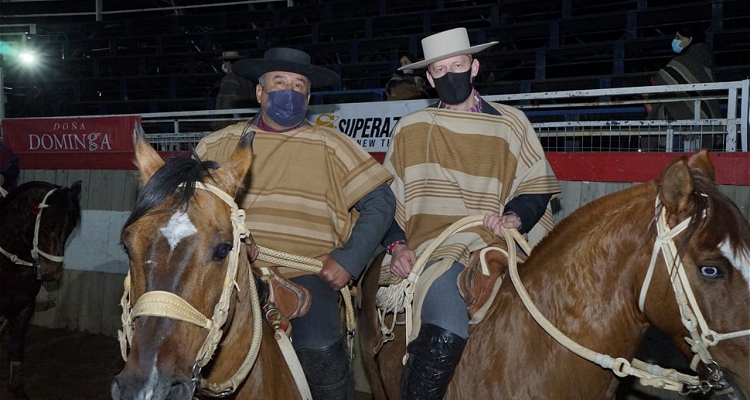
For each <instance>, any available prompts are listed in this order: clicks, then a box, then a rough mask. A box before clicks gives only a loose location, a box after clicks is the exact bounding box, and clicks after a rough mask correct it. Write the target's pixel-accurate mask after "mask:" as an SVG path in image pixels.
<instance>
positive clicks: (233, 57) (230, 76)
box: [211, 51, 255, 130]
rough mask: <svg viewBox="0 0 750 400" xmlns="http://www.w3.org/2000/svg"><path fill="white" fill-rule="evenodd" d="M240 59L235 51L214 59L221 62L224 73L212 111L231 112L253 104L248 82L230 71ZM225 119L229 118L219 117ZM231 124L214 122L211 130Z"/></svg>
mask: <svg viewBox="0 0 750 400" xmlns="http://www.w3.org/2000/svg"><path fill="white" fill-rule="evenodd" d="M241 58H242V57H241V56H240V53H239V52H236V51H225V52H223V53H221V56H219V57H216V60H219V61H221V71H222V72H223V73H224V76H223V77H222V78H221V83H220V84H219V93H218V94H217V95H216V104H215V105H214V109H216V110H232V109H235V108H248V107H251V106H253V103H255V99H254V98H253V90H252V87H251V84H250V82H248V81H247V80H245V79H244V78H242V77H241V76H239V75H237V74H235V73H234V72H233V70H232V69H233V66H234V63H235V62H236V61H237V60H240V59H241ZM227 117H229V116H227V115H222V116H220V118H227ZM234 117H235V118H239V115H238V114H234ZM231 124H233V122H231V121H214V122H212V123H211V129H213V130H219V129H221V128H224V127H226V126H228V125H231Z"/></svg>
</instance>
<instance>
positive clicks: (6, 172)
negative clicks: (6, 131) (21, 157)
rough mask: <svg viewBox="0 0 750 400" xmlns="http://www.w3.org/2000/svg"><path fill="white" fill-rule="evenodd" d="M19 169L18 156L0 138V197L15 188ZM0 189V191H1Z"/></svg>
mask: <svg viewBox="0 0 750 400" xmlns="http://www.w3.org/2000/svg"><path fill="white" fill-rule="evenodd" d="M20 173H21V170H20V169H19V168H18V156H17V155H16V154H15V153H13V150H11V149H10V148H8V147H7V146H6V145H5V142H4V141H3V140H2V139H0V176H2V182H1V183H0V185H2V186H1V187H2V191H4V193H2V197H5V194H6V193H8V192H10V191H11V190H13V189H15V188H16V185H17V184H18V175H20ZM2 191H0V193H1V192H2Z"/></svg>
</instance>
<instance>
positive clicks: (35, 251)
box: [0, 188, 65, 280]
mask: <svg viewBox="0 0 750 400" xmlns="http://www.w3.org/2000/svg"><path fill="white" fill-rule="evenodd" d="M56 190H57V189H56V188H55V189H52V190H50V191H49V192H47V194H46V195H44V198H43V199H42V202H41V203H39V204H38V205H36V207H34V213H35V214H36V222H35V223H34V239H33V241H32V248H31V259H32V261H26V260H23V259H21V258H20V257H18V256H17V255H15V254H13V253H11V252H9V251H7V250H5V249H3V248H2V247H0V254H2V255H4V256H5V257H7V258H8V259H9V260H10V261H11V262H13V263H15V264H18V265H24V266H27V267H34V268H35V274H36V278H37V280H41V279H42V276H41V269H40V266H39V256H42V257H44V258H46V259H48V260H50V261H53V262H59V263H61V262H63V261H64V260H65V256H55V255H52V254H49V253H47V252H45V251H43V250H42V249H40V248H39V227H40V226H41V224H42V211H43V210H44V209H45V208H47V207H49V204H47V199H48V198H49V197H50V195H52V193H54V192H55V191H56Z"/></svg>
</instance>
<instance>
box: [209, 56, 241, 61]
mask: <svg viewBox="0 0 750 400" xmlns="http://www.w3.org/2000/svg"><path fill="white" fill-rule="evenodd" d="M241 58H242V57H241V56H229V57H221V56H219V57H214V60H222V61H235V60H239V59H241Z"/></svg>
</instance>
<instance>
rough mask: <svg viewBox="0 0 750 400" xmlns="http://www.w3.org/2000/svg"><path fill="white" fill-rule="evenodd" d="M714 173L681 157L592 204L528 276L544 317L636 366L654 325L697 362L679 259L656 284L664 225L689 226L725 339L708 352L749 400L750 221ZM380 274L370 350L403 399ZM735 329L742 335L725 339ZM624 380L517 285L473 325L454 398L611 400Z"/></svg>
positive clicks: (524, 270) (536, 258)
mask: <svg viewBox="0 0 750 400" xmlns="http://www.w3.org/2000/svg"><path fill="white" fill-rule="evenodd" d="M714 175H715V173H714V169H713V165H712V164H711V161H710V159H709V157H708V154H707V152H705V151H701V152H699V153H697V154H695V155H693V156H692V157H690V158H689V159H687V158H686V157H680V158H678V159H675V160H674V161H672V162H670V163H669V164H668V165H667V166H666V167H665V168H664V170H663V171H662V173H661V176H660V178H659V179H657V180H654V181H651V182H646V183H643V184H639V185H635V186H633V187H631V188H628V189H625V190H622V191H620V192H616V193H613V194H610V195H608V196H604V197H602V198H600V199H597V200H595V201H592V202H591V203H588V204H586V205H585V206H583V207H581V208H580V209H578V210H576V211H575V212H573V213H572V214H571V215H570V216H569V217H567V218H566V219H564V220H563V221H561V222H560V223H559V224H558V225H557V226H556V227H555V228H554V230H553V231H551V232H550V233H549V234H548V235H547V237H546V238H544V239H543V240H542V241H541V242H540V243H539V244H538V245H537V246H536V247H535V248H534V250H533V252H532V254H531V255H530V257H529V258H528V260H527V261H526V262H525V263H524V264H522V265H521V266H520V267H519V276H520V280H521V282H522V283H523V285H524V286H525V288H526V290H527V291H528V293H529V296H530V298H531V300H532V301H533V303H534V304H535V305H536V307H537V308H538V309H539V310H540V311H541V314H542V315H543V316H544V317H546V318H547V319H548V320H549V321H550V322H551V323H552V324H553V325H554V326H555V327H557V329H559V330H560V331H561V332H562V333H564V334H565V335H567V336H568V337H569V338H570V339H572V340H573V341H575V342H577V343H578V344H580V345H582V346H585V347H586V348H589V349H591V350H594V351H596V352H598V353H601V354H606V355H610V356H612V357H623V358H626V359H628V360H629V359H630V358H631V357H632V356H633V355H634V354H635V351H636V349H637V347H638V345H639V343H640V342H641V339H642V337H643V334H644V332H645V330H646V328H647V327H648V326H649V325H652V326H654V327H656V328H658V329H659V330H661V331H662V332H664V333H666V334H667V335H668V336H669V337H670V338H671V340H672V341H673V343H674V344H675V345H676V346H677V348H678V349H679V350H680V351H681V352H682V353H684V355H685V356H686V357H692V355H693V352H692V351H691V348H690V346H689V345H688V344H687V343H686V341H685V339H684V338H685V337H689V336H690V335H689V334H688V330H687V329H686V328H685V327H684V326H683V323H682V322H681V316H680V310H679V307H678V302H677V301H676V300H675V291H679V289H675V288H673V286H672V281H673V280H674V279H678V269H677V268H676V267H675V266H676V265H677V264H673V265H670V266H669V267H670V268H671V269H668V265H667V262H666V261H665V258H664V257H662V256H661V255H659V256H658V257H656V261H655V264H654V267H655V269H654V270H653V275H652V276H651V277H650V284H648V285H644V281H648V275H650V274H649V273H648V271H649V267H650V264H651V259H652V251H653V249H654V246H661V245H660V243H657V236H659V233H658V227H657V225H658V224H659V223H660V221H664V222H665V223H666V225H665V226H666V227H667V230H669V229H671V228H675V227H677V226H678V225H680V224H681V223H683V221H688V222H685V223H684V224H683V225H686V228H685V229H684V230H683V231H682V232H681V233H679V234H677V235H676V236H675V237H674V238H673V241H674V243H675V245H676V249H677V254H678V255H679V259H681V263H682V266H683V267H684V276H685V277H686V278H687V280H688V281H689V284H690V286H691V288H692V293H694V295H695V296H694V297H695V303H696V305H697V306H698V308H699V309H700V311H701V312H702V316H703V318H704V319H705V322H706V323H707V326H708V327H709V329H710V331H709V332H708V336H709V339H710V338H711V337H713V338H721V340H717V342H718V343H715V345H714V346H712V347H709V348H708V350H709V352H710V356H711V357H712V359H713V361H715V362H716V364H718V366H720V368H721V370H722V371H724V372H725V373H727V374H729V375H731V376H732V377H733V378H734V382H735V386H734V388H735V389H736V390H735V393H734V396H735V397H733V398H739V399H741V398H748V396H750V337H749V336H747V335H743V333H745V331H746V330H748V329H750V284H749V281H750V224H748V221H747V220H746V219H745V218H744V217H743V215H742V214H741V213H740V211H739V209H738V208H737V207H736V206H735V204H734V203H732V201H731V200H730V199H729V198H728V197H727V196H725V195H724V194H722V193H721V192H720V191H719V190H718V188H717V187H716V184H715V182H714ZM657 199H658V202H657ZM662 215H663V217H660V216H662ZM660 218H662V219H661V220H660ZM668 270H669V271H672V272H668ZM378 275H379V269H378V268H371V269H370V270H369V271H368V273H367V275H366V276H365V278H364V281H363V287H362V292H363V300H362V314H361V317H360V334H361V338H362V342H361V343H362V353H363V357H364V364H365V371H366V373H367V374H368V376H369V378H370V383H371V386H372V388H373V393H374V397H375V399H397V398H398V395H399V384H400V377H401V370H402V366H401V360H402V357H403V356H404V354H405V353H406V349H405V340H404V331H403V329H400V330H397V331H396V332H395V333H396V338H395V340H394V341H393V342H389V343H387V344H385V345H384V346H383V348H382V350H381V351H380V352H379V353H378V354H377V355H376V354H375V353H374V351H373V349H374V348H375V346H376V344H378V343H379V342H380V334H379V329H378V325H377V324H378V317H377V312H376V309H375V293H376V291H377V282H378ZM646 287H647V290H645V288H646ZM644 291H645V293H646V295H645V299H644V304H643V310H641V307H639V296H640V295H641V293H642V292H644ZM734 332H739V334H738V335H737V336H733V335H729V336H726V337H725V336H721V334H725V333H726V334H729V333H734ZM708 370H709V368H708V367H706V366H705V365H704V364H699V368H698V375H699V376H700V377H701V379H705V380H706V381H709V380H708V378H707V377H706V374H707V373H708ZM618 383H619V381H618V380H617V378H616V376H615V375H614V374H613V373H612V371H610V370H608V369H604V368H602V367H600V366H599V365H597V364H594V363H591V362H589V361H587V360H585V359H584V358H581V357H579V356H578V355H576V354H575V353H573V352H572V351H570V350H568V349H566V348H565V347H563V346H562V345H561V344H559V343H558V342H557V341H556V340H554V339H553V338H552V337H551V336H550V335H549V334H547V332H545V331H544V330H543V329H542V328H541V327H540V325H539V324H538V323H537V322H536V321H535V320H534V318H533V317H532V316H531V315H530V313H529V312H528V311H527V309H526V307H525V306H524V304H523V302H522V300H521V298H520V297H519V294H518V292H517V290H516V289H515V288H514V285H513V283H512V282H511V280H510V279H508V278H506V279H505V281H504V282H503V283H502V285H501V287H500V289H499V293H498V295H497V297H496V298H495V299H494V302H493V304H492V306H491V308H490V310H489V311H488V313H487V315H486V316H485V318H484V320H483V321H482V322H481V323H480V324H478V325H474V326H472V327H471V329H470V334H469V340H468V343H467V345H466V348H465V350H464V352H463V355H462V358H461V362H460V364H459V365H458V367H457V369H456V372H455V375H454V376H453V379H452V381H451V383H450V386H449V388H448V392H447V394H446V398H447V399H555V400H577V399H608V398H613V397H614V394H615V391H616V388H617V385H618ZM714 384H717V385H724V384H725V382H724V381H723V380H722V382H714ZM739 392H741V393H739ZM742 396H744V397H742Z"/></svg>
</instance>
